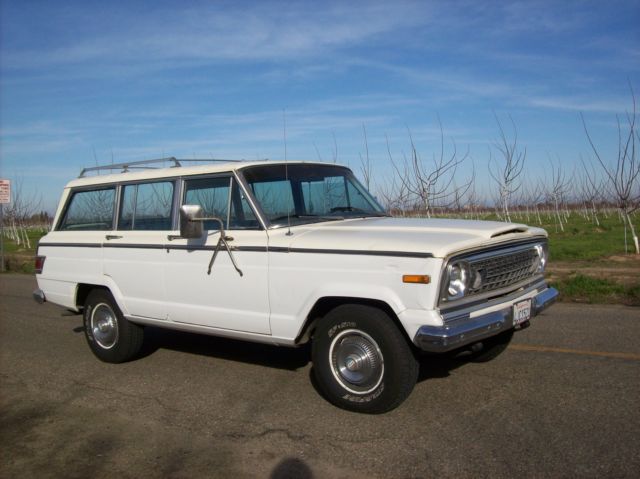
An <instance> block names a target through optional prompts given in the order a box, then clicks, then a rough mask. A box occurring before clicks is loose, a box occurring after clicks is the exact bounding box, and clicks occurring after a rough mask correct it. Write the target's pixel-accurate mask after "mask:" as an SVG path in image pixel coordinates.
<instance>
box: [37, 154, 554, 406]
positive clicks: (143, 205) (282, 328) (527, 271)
mask: <svg viewBox="0 0 640 479" xmlns="http://www.w3.org/2000/svg"><path fill="white" fill-rule="evenodd" d="M171 160H172V161H173V162H174V163H175V167H171V168H159V169H149V168H146V166H147V165H146V164H145V165H144V166H145V168H144V169H141V170H137V171H133V170H134V169H135V168H134V167H137V166H141V165H138V163H140V162H135V163H129V164H122V165H111V166H110V168H115V167H122V168H124V171H123V172H122V173H118V174H107V175H93V176H90V177H85V175H84V173H85V172H86V171H85V170H83V173H82V174H81V175H80V178H78V179H75V180H73V181H71V182H70V183H69V184H68V185H67V186H66V187H65V189H64V192H63V194H62V198H61V200H60V205H59V207H58V211H57V213H56V216H55V223H54V226H53V229H52V231H51V232H50V233H48V234H47V235H46V236H45V237H43V238H42V240H41V241H40V244H39V246H38V253H37V258H36V274H37V281H38V289H37V290H36V291H35V292H34V298H35V299H36V300H37V301H39V302H44V301H50V302H52V303H56V304H59V305H61V306H64V307H65V308H68V309H70V310H73V311H76V312H82V314H83V317H84V331H85V335H86V338H87V341H88V343H89V346H90V348H91V350H92V351H93V353H94V354H95V355H96V356H97V357H98V358H99V359H101V360H102V361H107V362H112V363H119V362H123V361H128V360H130V359H132V358H135V357H136V355H137V354H138V352H139V350H140V348H141V345H142V342H143V333H144V328H145V326H157V327H163V328H169V329H178V330H185V331H191V332H196V333H203V334H212V335H219V336H228V337H232V338H239V339H244V340H248V341H259V342H264V343H273V344H278V345H284V346H298V345H301V344H304V343H306V342H309V341H311V356H312V361H313V370H314V374H315V377H316V379H317V382H318V384H319V386H320V388H321V389H322V391H323V392H324V394H325V395H326V397H327V398H328V399H329V400H330V401H331V402H333V403H334V404H336V405H338V406H340V407H343V408H346V409H351V410H355V411H361V412H368V413H380V412H384V411H388V410H390V409H393V408H394V407H396V406H398V405H399V404H400V403H401V402H402V401H403V400H404V399H405V398H406V397H407V396H408V395H409V393H410V392H411V390H412V389H413V387H414V385H415V383H416V379H417V376H418V362H417V360H416V357H417V355H418V354H419V353H421V352H429V353H443V352H448V351H454V350H455V351H458V350H461V349H462V348H464V349H468V350H470V351H471V353H470V354H471V355H472V356H473V355H475V356H477V357H478V359H483V358H485V359H486V358H490V357H492V356H494V355H495V354H497V353H498V352H500V351H501V350H503V349H504V348H505V347H506V345H507V344H508V342H509V340H510V339H511V336H512V335H513V333H514V331H515V330H518V329H520V328H523V327H525V326H528V325H529V320H530V319H531V318H532V317H533V316H535V315H536V314H538V313H540V312H541V311H542V310H543V309H545V308H546V307H547V306H549V305H550V304H551V303H552V302H553V301H554V300H555V299H556V297H557V294H558V293H557V291H556V290H555V289H553V288H550V287H548V286H547V284H546V283H545V280H544V277H543V273H544V269H545V265H546V262H547V235H546V232H545V231H544V230H541V229H538V228H531V227H528V226H525V225H522V224H512V223H500V222H485V221H464V220H445V219H413V218H391V217H389V216H388V215H387V214H386V213H385V211H384V210H383V208H382V207H381V206H380V205H379V204H378V203H377V202H376V200H375V199H374V198H373V197H372V196H371V194H369V192H368V191H367V190H366V189H365V188H364V187H363V186H362V185H361V184H360V183H359V182H358V181H357V180H356V178H355V177H354V175H353V173H352V172H351V171H350V170H349V169H347V168H345V167H342V166H337V165H335V164H324V163H307V162H288V163H283V162H270V161H262V162H226V163H214V164H208V165H198V166H189V167H186V166H180V163H179V161H178V160H175V159H171ZM145 163H148V162H145ZM94 169H103V168H100V167H97V168H91V169H87V170H94Z"/></svg>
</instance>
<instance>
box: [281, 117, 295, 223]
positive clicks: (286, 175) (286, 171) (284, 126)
mask: <svg viewBox="0 0 640 479" xmlns="http://www.w3.org/2000/svg"><path fill="white" fill-rule="evenodd" d="M282 136H283V138H284V179H285V182H286V183H287V184H289V162H288V161H287V110H286V109H283V110H282ZM292 235H293V233H292V232H291V208H289V206H287V236H292Z"/></svg>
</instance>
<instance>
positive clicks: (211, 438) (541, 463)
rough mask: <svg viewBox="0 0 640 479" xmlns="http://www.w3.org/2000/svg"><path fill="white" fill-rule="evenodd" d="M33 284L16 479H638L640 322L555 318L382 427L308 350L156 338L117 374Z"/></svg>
mask: <svg viewBox="0 0 640 479" xmlns="http://www.w3.org/2000/svg"><path fill="white" fill-rule="evenodd" d="M34 286H35V282H34V280H33V278H32V277H28V276H15V275H0V407H1V411H0V476H1V477H65V478H72V477H79V478H80V477H82V478H85V477H116V476H117V477H118V478H128V477H131V478H138V477H225V478H242V477H265V478H266V477H275V478H278V477H300V478H311V477H314V478H324V477H345V478H347V477H348V478H354V477H368V478H369V477H380V478H383V477H384V478H387V477H438V478H442V477H456V478H461V477H492V478H495V477H509V478H511V477H598V478H600V477H629V478H636V477H640V444H639V442H640V434H639V432H640V346H639V344H638V341H639V340H640V310H639V309H632V308H624V307H615V306H613V307H612V306H586V305H564V304H558V305H555V306H554V307H553V308H551V309H550V310H548V311H547V312H546V313H545V314H544V315H543V316H540V317H538V318H536V319H535V321H534V322H533V324H532V326H531V327H530V328H528V329H526V330H524V331H521V332H519V333H518V334H517V335H516V336H515V338H514V342H513V344H512V345H511V346H510V348H509V349H508V350H507V351H506V352H505V353H503V354H502V355H501V356H499V357H498V358H496V359H495V360H494V361H492V362H489V363H485V364H476V363H470V362H465V361H460V360H452V359H444V358H429V359H427V360H424V361H423V362H422V366H421V376H420V381H419V383H418V384H417V386H416V388H415V390H414V391H413V393H412V395H411V396H410V397H409V399H408V400H407V401H406V402H405V403H404V404H403V405H402V406H400V408H398V409H396V410H395V411H392V412H390V413H388V414H385V415H381V416H366V415H359V414H355V413H350V412H345V411H342V410H339V409H336V408H335V407H333V406H331V405H330V404H329V403H327V402H326V401H325V400H324V399H323V398H322V397H321V396H320V395H319V393H318V392H317V391H316V389H315V387H314V386H313V384H312V381H311V380H310V372H311V364H310V363H309V357H308V350H306V349H297V350H293V349H286V348H277V347H270V346H262V345H256V344H249V343H242V342H236V341H229V340H222V339H217V338H211V337H204V336H196V335H191V334H184V333H174V332H167V331H162V330H157V329H151V330H148V332H149V334H148V337H147V340H148V341H147V344H146V347H145V355H144V356H143V357H142V358H141V359H138V360H136V361H134V362H130V363H127V364H122V365H110V364H104V363H101V362H100V361H98V360H97V359H95V358H94V356H93V355H92V354H91V352H90V350H89V348H88V346H87V345H86V343H85V340H84V336H83V334H82V328H81V323H82V321H81V317H80V316H73V315H68V313H65V312H64V311H63V310H62V309H60V308H58V307H56V306H53V305H50V304H45V305H42V306H40V305H37V304H36V303H35V302H33V300H32V299H31V291H32V289H33V288H34Z"/></svg>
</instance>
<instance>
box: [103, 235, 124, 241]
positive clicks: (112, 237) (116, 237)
mask: <svg viewBox="0 0 640 479" xmlns="http://www.w3.org/2000/svg"><path fill="white" fill-rule="evenodd" d="M120 238H122V236H118V235H107V236H105V239H108V240H112V239H120Z"/></svg>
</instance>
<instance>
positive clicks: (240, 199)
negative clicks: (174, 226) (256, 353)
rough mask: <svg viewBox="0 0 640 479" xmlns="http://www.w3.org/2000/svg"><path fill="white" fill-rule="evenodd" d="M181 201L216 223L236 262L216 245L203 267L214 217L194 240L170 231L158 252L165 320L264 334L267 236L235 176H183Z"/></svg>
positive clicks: (214, 235)
mask: <svg viewBox="0 0 640 479" xmlns="http://www.w3.org/2000/svg"><path fill="white" fill-rule="evenodd" d="M181 204H188V205H199V206H201V207H202V209H203V214H204V216H205V217H207V218H212V217H216V218H219V219H220V220H221V221H222V224H223V226H224V228H225V230H226V237H227V242H228V245H229V246H230V251H231V255H233V259H234V260H235V263H236V265H235V266H234V264H233V261H232V257H231V255H230V254H229V251H227V249H226V248H225V247H224V246H223V245H220V248H219V250H218V253H217V256H216V259H215V262H214V263H213V265H212V267H211V270H210V271H209V263H210V261H211V258H212V256H213V254H214V252H215V249H216V247H217V245H218V242H219V239H220V234H221V232H220V225H219V223H218V222H217V221H214V220H208V221H205V222H204V230H205V231H204V234H203V237H202V238H201V239H198V240H188V239H183V238H178V237H177V236H178V232H177V231H176V232H174V237H173V238H172V239H171V241H169V242H168V243H167V245H166V249H165V251H164V254H165V258H166V260H165V262H164V264H165V271H164V278H165V284H166V303H165V304H166V305H167V311H168V314H169V320H171V321H175V322H179V323H188V324H195V325H200V326H207V327H211V328H217V329H228V330H235V331H246V332H252V333H261V334H270V333H271V328H270V326H269V294H268V266H269V265H268V254H267V244H268V243H267V242H268V236H267V232H266V231H265V230H264V229H263V228H262V227H261V226H260V223H259V222H258V220H257V218H256V216H255V214H254V213H253V211H252V210H251V207H250V206H249V203H248V201H247V200H246V198H245V197H244V194H243V193H242V191H241V189H240V188H239V187H238V184H237V182H236V181H235V179H234V178H233V177H232V176H229V175H222V176H213V177H198V178H192V179H185V180H184V188H183V193H182V202H181ZM236 266H237V269H236Z"/></svg>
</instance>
